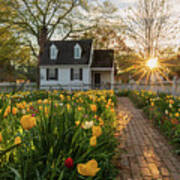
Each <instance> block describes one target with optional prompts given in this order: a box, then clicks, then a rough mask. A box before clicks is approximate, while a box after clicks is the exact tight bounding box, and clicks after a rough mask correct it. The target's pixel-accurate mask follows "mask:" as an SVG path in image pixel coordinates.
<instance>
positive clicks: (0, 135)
mask: <svg viewBox="0 0 180 180" xmlns="http://www.w3.org/2000/svg"><path fill="white" fill-rule="evenodd" d="M2 140H3V137H2V134H1V133H0V142H2Z"/></svg>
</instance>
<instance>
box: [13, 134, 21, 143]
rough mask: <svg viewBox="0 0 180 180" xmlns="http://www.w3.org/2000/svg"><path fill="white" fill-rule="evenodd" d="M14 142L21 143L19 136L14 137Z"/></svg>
mask: <svg viewBox="0 0 180 180" xmlns="http://www.w3.org/2000/svg"><path fill="white" fill-rule="evenodd" d="M14 144H21V138H20V137H19V136H17V137H16V138H15V140H14Z"/></svg>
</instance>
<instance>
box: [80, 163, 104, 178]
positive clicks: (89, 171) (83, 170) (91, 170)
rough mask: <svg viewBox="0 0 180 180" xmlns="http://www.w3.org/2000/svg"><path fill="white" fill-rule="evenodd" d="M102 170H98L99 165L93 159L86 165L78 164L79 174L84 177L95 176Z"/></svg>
mask: <svg viewBox="0 0 180 180" xmlns="http://www.w3.org/2000/svg"><path fill="white" fill-rule="evenodd" d="M99 170H100V168H98V163H97V161H96V160H94V159H92V160H90V161H88V162H87V163H86V164H78V165H77V171H78V173H79V174H81V175H83V176H91V177H93V176H95V175H96V174H97V172H98V171H99Z"/></svg>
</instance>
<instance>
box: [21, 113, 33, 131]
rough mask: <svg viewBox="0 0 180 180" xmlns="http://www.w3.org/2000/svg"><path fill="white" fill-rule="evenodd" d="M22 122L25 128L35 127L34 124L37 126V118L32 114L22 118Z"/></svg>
mask: <svg viewBox="0 0 180 180" xmlns="http://www.w3.org/2000/svg"><path fill="white" fill-rule="evenodd" d="M20 123H21V125H22V127H23V129H25V130H29V129H31V128H33V127H34V126H36V118H35V117H32V115H24V116H23V117H22V118H21V120H20Z"/></svg>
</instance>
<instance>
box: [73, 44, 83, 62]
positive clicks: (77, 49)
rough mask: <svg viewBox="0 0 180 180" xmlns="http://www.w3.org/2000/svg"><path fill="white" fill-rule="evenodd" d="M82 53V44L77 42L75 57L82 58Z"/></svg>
mask: <svg viewBox="0 0 180 180" xmlns="http://www.w3.org/2000/svg"><path fill="white" fill-rule="evenodd" d="M81 53H82V49H81V46H80V45H79V44H76V45H75V46H74V58H75V59H80V58H81Z"/></svg>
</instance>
